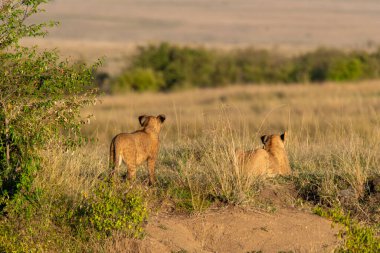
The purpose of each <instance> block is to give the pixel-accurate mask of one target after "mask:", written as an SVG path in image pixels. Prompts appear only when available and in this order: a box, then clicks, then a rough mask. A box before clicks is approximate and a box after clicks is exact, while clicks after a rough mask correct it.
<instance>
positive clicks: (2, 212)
mask: <svg viewBox="0 0 380 253" xmlns="http://www.w3.org/2000/svg"><path fill="white" fill-rule="evenodd" d="M45 2H47V1H45V0H30V1H18V0H10V1H3V2H2V3H1V4H0V251H1V252H40V251H41V252H42V251H61V250H62V249H66V250H67V251H85V250H86V249H88V247H90V246H91V245H97V244H99V243H101V240H98V241H97V240H96V239H95V240H94V239H91V237H92V236H89V235H88V234H87V236H82V235H83V234H81V233H77V232H78V231H80V228H85V227H87V228H89V229H88V231H89V233H91V235H98V237H99V238H105V237H107V235H110V234H111V233H112V231H123V232H125V234H126V236H131V237H139V236H141V235H142V228H141V225H142V223H143V221H144V220H145V217H146V208H145V202H144V200H143V198H142V195H141V194H140V193H138V192H134V193H132V192H128V193H125V191H124V192H120V190H119V188H117V187H116V186H115V185H113V184H102V183H99V186H98V187H97V188H95V189H96V190H95V192H94V194H91V195H90V197H89V198H84V197H83V196H82V197H81V196H79V195H78V194H75V193H73V194H67V191H64V190H63V189H59V190H58V189H54V191H53V188H55V187H52V186H51V185H50V186H49V185H48V184H49V180H44V181H43V182H42V183H41V182H40V184H36V180H35V179H36V178H37V177H40V178H46V174H50V173H52V170H51V169H52V167H53V166H52V165H51V164H48V163H46V160H47V159H49V158H47V157H46V156H45V155H46V152H47V150H57V149H59V150H61V151H62V152H67V151H71V152H73V151H74V150H75V149H76V148H77V147H79V146H81V145H82V144H84V143H86V138H85V137H84V136H83V135H82V132H81V128H82V126H83V125H84V124H85V123H86V121H87V119H88V118H83V117H81V109H82V108H83V107H84V106H87V105H91V104H93V103H94V102H95V101H96V97H95V96H96V89H95V87H94V85H93V73H94V72H95V70H96V68H97V66H98V65H99V63H96V64H94V65H91V66H88V65H86V64H70V63H69V62H68V61H61V60H59V56H58V54H57V52H55V51H42V52H41V51H38V50H37V49H36V48H25V47H22V46H20V44H19V40H20V39H22V38H23V37H28V36H40V35H44V34H46V32H45V30H44V29H45V28H47V27H49V26H50V25H54V24H55V23H43V24H30V23H29V22H27V20H28V18H29V17H30V16H32V15H33V14H35V13H38V12H39V11H41V9H40V5H41V4H42V3H45ZM43 166H49V168H43ZM42 171H43V172H44V173H46V174H45V175H40V173H41V172H42ZM45 189H50V190H52V191H46V190H45ZM72 210H78V212H72ZM80 211H81V212H80ZM94 247H95V246H94ZM90 248H91V247H90Z"/></svg>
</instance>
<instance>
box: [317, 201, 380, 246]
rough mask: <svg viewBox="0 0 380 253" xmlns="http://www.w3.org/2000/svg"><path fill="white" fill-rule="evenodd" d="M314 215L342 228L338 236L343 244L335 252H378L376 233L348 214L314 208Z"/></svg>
mask: <svg viewBox="0 0 380 253" xmlns="http://www.w3.org/2000/svg"><path fill="white" fill-rule="evenodd" d="M313 211H314V213H315V214H317V215H319V216H322V217H325V218H329V219H332V220H333V221H334V222H336V223H338V224H342V225H343V226H344V229H343V231H341V232H340V236H341V237H343V239H344V243H343V245H342V246H341V247H340V248H339V249H338V250H337V252H368V253H369V252H379V251H380V238H379V237H378V236H376V231H375V230H374V229H373V228H371V227H368V226H364V225H361V224H359V223H358V222H356V221H355V220H353V219H351V217H350V214H345V213H344V212H343V211H342V209H340V208H334V209H328V210H326V209H323V208H321V207H320V206H317V207H315V208H314V210H313Z"/></svg>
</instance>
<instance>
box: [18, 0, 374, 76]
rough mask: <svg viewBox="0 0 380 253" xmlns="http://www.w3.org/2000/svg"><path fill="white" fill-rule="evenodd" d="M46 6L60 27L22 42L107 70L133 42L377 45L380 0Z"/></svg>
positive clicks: (112, 0) (121, 0)
mask: <svg viewBox="0 0 380 253" xmlns="http://www.w3.org/2000/svg"><path fill="white" fill-rule="evenodd" d="M45 9H46V12H45V13H43V14H40V15H39V16H37V17H34V18H33V21H35V22H42V21H47V20H57V21H60V23H61V24H60V26H59V27H57V28H54V29H52V30H51V31H50V35H49V36H48V37H46V38H45V39H43V40H41V39H29V40H27V41H26V42H25V43H27V44H40V45H42V46H43V47H47V48H54V47H57V48H59V49H60V50H61V52H62V53H63V54H64V55H65V56H67V55H71V56H73V57H76V58H81V59H85V60H94V59H96V58H99V57H102V56H107V58H108V59H109V64H111V65H110V66H108V69H112V68H113V67H116V68H119V67H120V66H121V63H118V61H119V62H120V61H123V60H124V56H125V55H128V54H129V53H130V52H131V49H133V48H135V47H136V45H141V44H146V43H150V42H159V41H169V42H174V43H184V44H195V45H210V46H219V47H222V48H230V47H236V46H248V45H252V46H255V47H260V48H271V49H272V48H275V49H278V50H283V51H290V52H300V51H304V50H310V49H313V48H316V47H320V46H327V47H338V48H343V49H352V48H362V49H373V48H376V47H377V46H378V45H379V44H380V33H379V29H378V28H379V27H380V1H378V0H361V1H357V0H281V1H276V0H265V1H264V0H234V1H226V0H212V1H205V0H109V1H104V0H86V1H76V0H55V1H52V2H51V3H49V4H48V5H46V7H45ZM115 62H116V63H115Z"/></svg>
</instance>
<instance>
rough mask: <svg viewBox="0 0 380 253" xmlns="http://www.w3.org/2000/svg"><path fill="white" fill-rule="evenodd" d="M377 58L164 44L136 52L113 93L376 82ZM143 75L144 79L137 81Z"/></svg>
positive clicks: (379, 64)
mask: <svg viewBox="0 0 380 253" xmlns="http://www.w3.org/2000/svg"><path fill="white" fill-rule="evenodd" d="M379 55H380V50H379V51H378V52H374V53H367V52H364V51H352V52H349V53H346V52H343V51H340V50H336V49H323V48H322V49H317V50H315V51H313V52H308V53H304V54H301V55H298V56H293V57H286V56H284V55H282V54H280V53H277V52H271V51H268V50H257V49H254V48H245V49H236V50H229V51H222V50H211V49H206V48H201V47H198V48H193V47H186V46H184V47H181V46H176V45H170V44H168V43H161V44H159V45H149V46H146V47H140V48H139V49H138V52H137V54H136V55H135V56H134V57H133V59H132V61H131V64H130V66H129V67H128V68H127V69H126V70H125V71H124V72H123V73H122V74H121V75H120V77H118V78H117V79H116V80H117V81H115V82H114V91H115V92H118V91H119V90H127V89H130V90H137V91H143V90H162V91H166V90H175V89H181V88H186V87H216V86H223V85H226V84H235V83H240V84H250V83H256V84H259V83H279V82H280V83H292V82H299V83H309V82H313V83H314V82H317V83H319V82H325V81H356V80H361V79H373V78H378V77H380V56H379ZM137 70H139V71H137ZM142 70H145V72H143V73H141V72H142ZM140 75H142V76H145V79H144V78H137V77H136V76H140ZM146 76H150V78H147V77H146ZM147 80H151V81H147ZM152 80H155V81H152ZM150 87H152V88H150Z"/></svg>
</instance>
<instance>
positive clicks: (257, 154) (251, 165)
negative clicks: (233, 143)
mask: <svg viewBox="0 0 380 253" xmlns="http://www.w3.org/2000/svg"><path fill="white" fill-rule="evenodd" d="M285 137H286V132H284V133H283V134H281V135H277V134H272V135H263V136H261V141H262V143H263V144H264V147H263V148H259V149H256V150H249V151H243V150H236V152H235V154H236V158H237V163H238V166H239V167H241V168H242V169H243V171H244V172H246V173H248V175H267V176H275V175H287V174H290V173H291V170H290V166H289V160H288V156H287V154H286V151H285V145H284V142H285Z"/></svg>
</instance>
